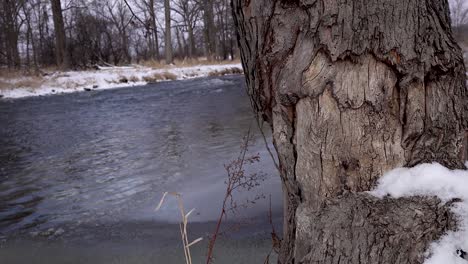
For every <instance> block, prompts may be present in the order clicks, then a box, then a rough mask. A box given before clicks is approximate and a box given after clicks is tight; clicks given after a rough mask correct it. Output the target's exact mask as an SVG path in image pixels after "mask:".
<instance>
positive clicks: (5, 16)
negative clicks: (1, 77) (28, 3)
mask: <svg viewBox="0 0 468 264" xmlns="http://www.w3.org/2000/svg"><path fill="white" fill-rule="evenodd" d="M23 5H24V0H19V1H16V0H3V1H2V2H1V10H0V11H1V16H0V19H1V20H0V21H1V25H0V27H1V30H2V32H3V39H4V42H5V53H4V54H3V55H4V57H5V58H6V61H7V65H8V68H19V67H20V66H21V60H20V55H19V50H18V39H19V35H20V29H21V26H22V24H23V22H24V20H23V19H21V18H20V11H21V9H22V7H23Z"/></svg>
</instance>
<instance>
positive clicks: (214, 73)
mask: <svg viewBox="0 0 468 264" xmlns="http://www.w3.org/2000/svg"><path fill="white" fill-rule="evenodd" d="M243 73H244V72H243V71H242V70H241V69H239V68H237V67H232V68H226V69H224V70H220V71H218V70H216V71H212V72H210V73H209V74H208V76H210V77H214V76H224V75H228V74H243Z"/></svg>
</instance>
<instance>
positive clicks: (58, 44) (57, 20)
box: [50, 0, 69, 69]
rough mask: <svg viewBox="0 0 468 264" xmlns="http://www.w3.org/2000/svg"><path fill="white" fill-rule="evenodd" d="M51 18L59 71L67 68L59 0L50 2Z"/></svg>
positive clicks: (65, 44) (63, 26) (63, 28)
mask: <svg viewBox="0 0 468 264" xmlns="http://www.w3.org/2000/svg"><path fill="white" fill-rule="evenodd" d="M50 2H51V6H52V16H53V20H54V29H55V56H56V59H57V66H58V67H59V68H61V69H67V68H69V58H68V52H67V43H66V34H65V25H64V22H63V14H62V5H61V3H60V0H51V1H50Z"/></svg>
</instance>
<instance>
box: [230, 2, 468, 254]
mask: <svg viewBox="0 0 468 264" xmlns="http://www.w3.org/2000/svg"><path fill="white" fill-rule="evenodd" d="M232 5H233V12H234V18H235V23H236V27H237V30H238V37H239V46H240V49H241V57H242V63H243V66H244V71H245V73H246V78H247V84H248V93H249V95H250V97H251V99H252V104H253V107H254V109H255V110H256V111H257V112H258V114H259V116H261V117H263V118H264V119H266V120H267V121H268V122H269V123H270V124H271V127H272V130H273V141H274V144H275V147H276V150H277V152H278V156H279V161H280V174H281V178H282V180H283V189H284V197H285V198H284V200H285V206H284V208H285V212H284V228H283V230H284V237H283V241H282V243H281V252H280V259H279V261H280V262H281V263H422V261H423V257H422V256H423V255H422V254H423V253H424V251H425V250H426V249H427V247H428V245H429V243H430V242H431V241H432V240H434V239H436V238H438V237H440V236H441V235H442V234H443V233H444V232H445V231H446V230H447V229H448V228H450V227H451V225H448V224H447V223H450V222H452V216H451V215H450V214H449V213H448V212H447V207H446V206H444V205H442V206H440V205H438V203H437V201H436V200H434V199H433V198H427V199H426V198H414V199H397V200H393V201H390V200H383V201H382V200H381V201H379V200H375V199H372V198H370V197H368V196H367V195H365V194H363V193H362V192H363V191H368V190H370V189H371V188H372V187H373V186H374V185H375V183H376V181H377V180H378V178H379V177H380V176H381V175H382V174H383V173H384V172H386V171H388V170H390V169H392V168H395V167H400V166H414V165H416V164H419V163H423V162H439V163H441V164H443V165H445V166H447V167H449V168H464V165H463V163H462V160H461V158H460V157H461V156H462V155H461V153H462V151H463V150H464V149H463V148H464V146H463V142H464V136H465V132H464V131H465V129H466V128H467V120H468V119H467V118H468V115H467V114H468V107H467V102H468V95H467V90H466V86H465V85H466V84H465V67H464V65H463V59H462V55H461V50H460V48H459V47H458V45H457V44H456V43H455V41H454V39H453V37H452V32H451V28H450V17H449V11H448V10H449V9H448V3H447V1H446V0H442V1H441V0H427V1H417V0H407V1H404V2H401V1H388V0H344V1H336V0H256V1H250V0H233V1H232ZM350 193H351V194H352V195H351V194H350ZM395 210H397V211H395ZM415 212H421V213H423V214H424V218H421V217H420V216H418V214H419V213H415ZM385 219H387V220H385ZM388 219H393V220H394V222H392V223H390V224H388V223H387V224H386V223H385V221H388ZM412 228H414V230H413V229H412ZM409 241H411V243H408V242H409ZM382 254H383V255H382Z"/></svg>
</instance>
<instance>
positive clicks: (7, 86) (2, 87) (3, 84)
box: [0, 80, 11, 90]
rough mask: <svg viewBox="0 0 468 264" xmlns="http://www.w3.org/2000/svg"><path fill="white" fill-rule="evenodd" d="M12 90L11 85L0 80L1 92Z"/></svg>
mask: <svg viewBox="0 0 468 264" xmlns="http://www.w3.org/2000/svg"><path fill="white" fill-rule="evenodd" d="M8 88H11V83H8V82H5V81H3V80H0V90H3V89H8Z"/></svg>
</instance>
